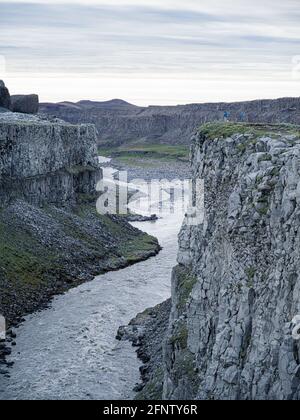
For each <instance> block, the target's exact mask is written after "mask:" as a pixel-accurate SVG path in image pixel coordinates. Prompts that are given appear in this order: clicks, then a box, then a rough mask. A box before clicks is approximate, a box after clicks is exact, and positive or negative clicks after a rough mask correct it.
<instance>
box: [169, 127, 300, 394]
mask: <svg viewBox="0 0 300 420" xmlns="http://www.w3.org/2000/svg"><path fill="white" fill-rule="evenodd" d="M191 159H192V168H193V177H194V178H195V179H196V178H201V179H204V181H205V222H204V224H203V225H199V226H188V225H187V224H184V225H183V227H182V230H181V233H180V235H179V244H180V251H179V255H178V263H179V265H178V266H177V267H176V268H175V269H174V271H173V278H172V310H171V317H170V322H169V328H168V333H167V339H166V341H165V345H164V364H165V371H164V381H163V386H164V389H163V397H164V398H165V399H190V398H193V399H243V400H246V399H284V400H286V399H295V400H298V399H300V342H299V341H297V340H295V339H294V338H293V336H292V330H293V324H292V323H291V321H292V319H293V318H294V317H295V316H296V315H299V314H300V277H299V272H300V256H299V249H300V248H299V246H300V231H299V220H300V195H299V193H300V169H299V168H300V166H299V159H300V128H299V127H293V126H277V125H275V126H266V125H237V124H209V125H206V126H204V127H203V128H202V129H201V130H200V131H199V132H198V133H197V134H196V135H195V136H194V139H193V146H192V153H191Z"/></svg>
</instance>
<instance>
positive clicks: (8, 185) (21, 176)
mask: <svg viewBox="0 0 300 420" xmlns="http://www.w3.org/2000/svg"><path fill="white" fill-rule="evenodd" d="M96 155H97V144H96V135H95V127H94V126H92V125H72V124H68V123H65V122H64V121H59V120H53V121H49V120H44V119H40V118H39V117H37V116H29V115H24V114H17V113H11V112H8V113H3V114H0V199H1V201H0V255H1V259H0V314H2V315H4V316H5V317H6V319H7V321H8V323H9V324H13V323H15V322H18V321H19V320H20V318H21V317H22V316H23V315H24V314H26V313H28V312H31V311H33V310H35V309H38V308H40V307H41V305H43V304H45V303H47V302H48V301H49V299H50V298H51V296H52V295H53V294H55V293H58V292H62V291H64V290H66V289H68V288H70V287H72V286H75V285H77V284H79V283H81V282H84V281H86V280H89V279H91V278H93V276H95V275H97V274H101V273H103V272H105V271H108V270H114V269H117V268H120V267H125V266H126V265H129V264H133V263H134V262H137V261H140V260H143V259H145V258H148V257H150V256H152V255H155V254H156V253H157V252H158V251H159V245H158V243H157V240H156V239H155V238H153V237H150V236H148V235H146V234H144V233H142V232H140V231H139V230H138V229H135V228H133V227H132V226H131V225H129V224H128V223H127V222H126V221H125V220H123V219H121V218H120V217H118V216H109V215H100V214H98V213H97V211H96V200H97V192H96V183H97V182H98V181H99V180H100V179H101V177H102V171H101V169H100V168H99V164H98V159H97V156H96ZM0 359H1V352H0Z"/></svg>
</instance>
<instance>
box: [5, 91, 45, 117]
mask: <svg viewBox="0 0 300 420" xmlns="http://www.w3.org/2000/svg"><path fill="white" fill-rule="evenodd" d="M10 109H11V110H12V111H13V112H21V113H23V114H37V113H38V110H39V97H38V95H12V96H11V108H10Z"/></svg>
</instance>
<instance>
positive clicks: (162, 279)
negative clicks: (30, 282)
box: [0, 212, 183, 400]
mask: <svg viewBox="0 0 300 420" xmlns="http://www.w3.org/2000/svg"><path fill="white" fill-rule="evenodd" d="M182 220H183V214H182V213H181V212H176V214H169V215H164V216H162V218H160V219H159V220H157V221H155V222H139V223H132V224H133V225H134V226H136V227H138V228H139V229H141V230H143V231H145V232H147V233H149V234H150V235H153V236H156V237H157V238H158V240H159V242H160V244H161V246H162V247H163V250H162V251H161V252H160V253H159V254H158V255H157V256H156V257H153V258H151V259H148V260H147V261H143V262H140V263H138V264H136V265H133V266H131V267H127V268H125V269H122V270H119V271H114V272H109V273H106V274H104V275H101V276H98V277H96V278H95V279H94V280H93V281H91V282H89V283H85V284H82V285H81V286H79V287H76V288H74V289H71V290H70V291H68V292H67V293H65V294H64V295H60V296H57V297H55V298H54V299H53V301H52V302H51V304H50V306H49V308H48V309H45V310H42V311H40V312H37V313H34V314H32V315H30V316H27V317H26V319H25V322H24V323H23V324H22V325H20V327H19V328H18V329H17V339H16V346H14V347H12V353H11V355H10V356H9V358H8V362H13V363H14V364H13V366H12V367H11V368H10V369H9V375H10V378H5V377H4V376H1V377H0V399H36V400H39V399H50V400H51V399H63V400H65V399H68V400H70V399H80V400H86V399H88V400H90V399H109V400H115V399H124V400H126V399H132V398H133V397H134V392H133V388H134V386H135V385H136V384H137V383H138V382H139V366H140V365H141V362H140V361H139V360H138V359H137V357H136V353H135V349H134V348H133V347H132V346H131V344H130V343H128V342H124V341H122V342H119V341H117V340H116V338H115V336H116V333H117V330H118V327H119V326H120V325H124V324H127V323H128V322H129V321H130V320H131V319H132V318H133V317H134V316H135V315H136V314H137V313H138V312H141V311H143V310H144V309H146V308H148V307H152V306H155V305H156V304H158V303H160V302H162V301H163V300H165V299H167V298H168V297H169V296H170V278H171V270H172V268H173V267H174V266H175V265H176V256H177V235H178V232H179V229H180V226H181V224H182Z"/></svg>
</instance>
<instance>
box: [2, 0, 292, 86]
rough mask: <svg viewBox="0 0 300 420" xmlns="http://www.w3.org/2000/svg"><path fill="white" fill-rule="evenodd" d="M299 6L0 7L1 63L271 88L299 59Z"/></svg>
mask: <svg viewBox="0 0 300 420" xmlns="http://www.w3.org/2000/svg"><path fill="white" fill-rule="evenodd" d="M297 4H298V0H297V1H295V0H287V1H285V2H282V1H281V0H280V1H279V0H272V1H271V0H265V1H261V0H252V1H251V2H249V1H246V0H227V1H226V2H224V1H220V0H203V1H201V2H199V1H198V0H185V1H184V2H182V0H180V1H179V0H139V1H137V0H97V1H93V0H88V1H83V0H70V1H69V0H63V1H58V0H54V1H53V0H51V2H50V1H47V0H44V1H43V0H31V2H27V1H25V0H18V1H14V2H8V1H3V0H0V39H1V46H0V55H1V54H2V55H4V56H5V58H6V63H7V71H8V72H10V73H22V72H23V73H24V72H25V73H28V74H30V73H32V72H40V73H41V74H46V73H47V74H48V73H49V72H53V73H64V74H67V73H72V74H75V73H85V74H89V73H93V74H106V75H113V74H118V75H119V77H121V78H122V77H124V78H127V77H128V76H130V75H131V77H132V78H133V79H134V77H136V76H135V75H136V74H139V75H141V74H144V75H147V77H148V78H149V77H152V76H153V77H156V75H162V74H165V75H167V76H168V77H169V78H172V77H173V78H176V77H178V75H182V77H183V76H184V77H194V78H197V79H199V78H203V80H205V78H209V79H211V78H214V79H215V80H220V79H221V78H224V79H225V78H231V79H232V80H237V79H240V78H243V79H244V80H249V81H250V80H257V79H259V80H264V79H268V80H273V81H274V84H275V82H276V81H277V80H279V79H280V80H282V79H284V78H288V77H290V73H291V68H290V67H291V58H292V56H293V55H298V54H300V51H299V50H298V47H299V45H300V42H299V41H300V36H299V28H298V21H297V19H295V16H296V14H297V13H298V12H297V10H298V9H297V7H296V6H297ZM122 75H123V76H122ZM151 75H152V76H151ZM186 75H192V76H186ZM159 77H160V76H159ZM180 77H181V76H180Z"/></svg>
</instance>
